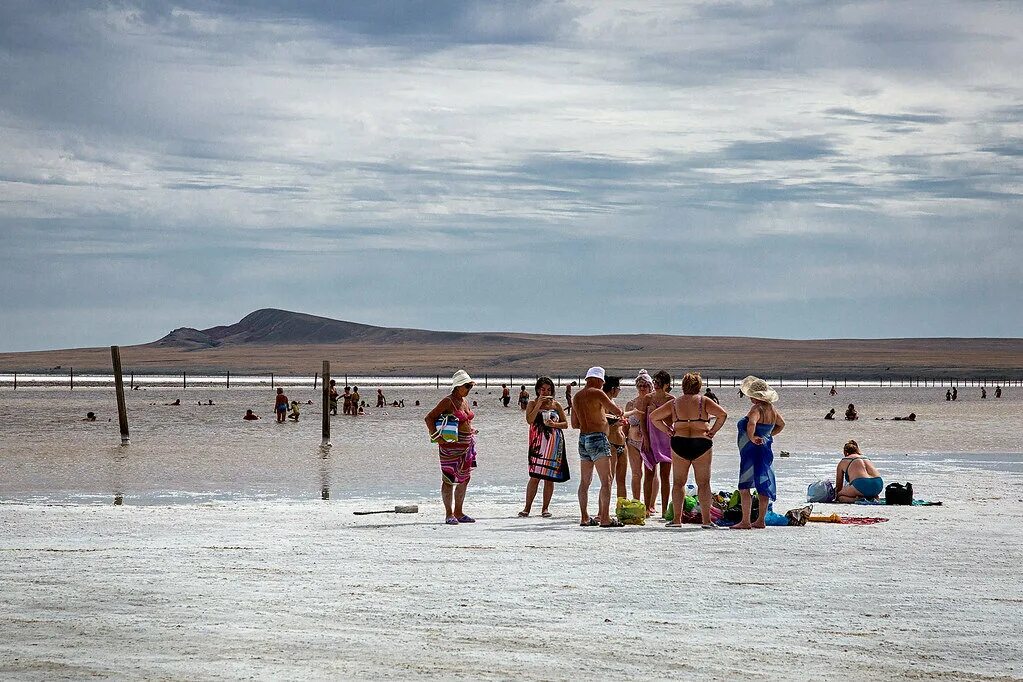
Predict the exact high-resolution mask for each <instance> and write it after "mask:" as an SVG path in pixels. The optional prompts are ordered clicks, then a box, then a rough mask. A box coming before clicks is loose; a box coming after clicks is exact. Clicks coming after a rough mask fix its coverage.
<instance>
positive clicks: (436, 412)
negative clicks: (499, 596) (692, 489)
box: [424, 367, 785, 528]
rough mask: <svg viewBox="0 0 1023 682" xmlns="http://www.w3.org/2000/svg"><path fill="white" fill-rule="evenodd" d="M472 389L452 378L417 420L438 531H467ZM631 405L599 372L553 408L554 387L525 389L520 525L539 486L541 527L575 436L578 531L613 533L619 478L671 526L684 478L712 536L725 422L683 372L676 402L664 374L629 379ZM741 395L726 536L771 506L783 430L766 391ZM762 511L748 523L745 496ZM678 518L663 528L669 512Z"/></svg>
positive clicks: (621, 489) (565, 475)
mask: <svg viewBox="0 0 1023 682" xmlns="http://www.w3.org/2000/svg"><path fill="white" fill-rule="evenodd" d="M474 385H475V382H474V381H473V380H472V378H471V377H470V376H469V374H468V373H467V372H465V371H464V370H459V371H458V372H456V373H455V374H454V376H453V377H452V386H451V393H450V394H449V395H447V396H445V397H444V398H443V399H442V400H441V401H440V402H439V403H437V405H436V406H435V407H434V408H433V409H432V410H431V411H430V412H429V413H428V414H427V415H426V416H425V419H424V421H425V424H426V429H427V432H428V433H429V434H430V438H431V440H432V441H434V442H436V443H437V444H438V447H439V454H440V467H441V475H442V483H441V497H442V499H443V501H444V509H445V523H447V524H450V525H457V524H459V523H473V522H475V519H473V518H471V517H469V516H468V515H466V514H465V512H464V509H463V503H464V500H465V494H466V488H467V486H468V483H469V480H470V478H471V476H472V469H473V468H474V467H475V466H476V433H477V431H476V429H475V428H473V425H472V420H473V419H474V417H475V413H474V412H473V411H472V410H471V408H470V406H469V403H468V400H467V398H466V396H468V394H469V393H470V391H471V390H472V388H473V387H474ZM635 385H636V390H637V393H638V395H637V397H636V398H635V399H634V400H630V401H629V402H628V403H626V405H625V406H624V407H621V406H619V405H618V404H617V403H616V402H615V399H616V398H617V397H618V395H619V393H620V392H621V378H620V377H613V376H612V377H609V376H606V373H605V371H604V369H603V368H602V367H591V368H590V369H589V370H588V371H587V372H586V379H585V385H584V386H583V387H582V388H581V389H579V390H578V391H577V392H575V393H574V395H573V393H572V392H571V389H572V386H571V385H570V386H569V387H567V389H566V404H565V405H562V404H561V403H560V402H558V400H557V399H556V398H555V395H554V393H555V387H554V382H553V381H552V380H551V379H550V377H546V376H544V377H540V378H538V379H537V381H536V384H535V386H534V395H533V397H532V398H530V397H529V396H528V392H526V396H525V399H524V400H521V398H522V396H521V393H523V392H525V387H523V388H522V391H520V400H521V402H520V404H522V406H523V409H524V411H525V420H526V423H527V424H528V436H527V453H528V472H529V481H528V483H527V484H526V496H525V506H524V508H523V509H522V511H521V512H519V516H522V517H528V516H529V515H530V514H531V513H532V507H533V503H534V501H535V498H536V494H537V492H538V491H539V488H540V483H541V482H543V495H542V503H541V505H542V506H541V512H540V513H541V516H543V517H550V516H551V515H552V513H551V511H550V502H551V498H552V496H553V493H554V485H555V484H556V483H559V482H564V481H567V480H569V478H570V472H569V466H568V460H567V453H566V445H565V443H566V439H565V436H564V431H565V429H567V428H573V429H578V430H579V441H578V450H579V487H578V498H579V510H580V525H582V526H600V527H603V528H616V527H620V526H621V525H622V524H621V522H620V521H618V520H617V519H614V518H612V517H611V511H610V510H611V499H612V485H614V488H615V492H616V493H617V496H618V497H625V493H626V478H627V477H628V471H629V469H630V468H631V471H632V475H631V477H628V478H629V483H630V484H631V492H632V496H633V498H635V499H639V498H640V490H641V489H642V499H643V501H644V503H645V505H646V507H647V514H648V516H649V515H653V514H655V513H656V512H657V501H658V498H659V499H660V505H661V513H662V515H664V516H665V517H666V518H668V521H669V525H672V526H677V525H679V520H680V516H681V510H682V509H683V508H684V496H685V489H686V484H687V482H688V479H689V473H690V470H692V472H693V474H694V477H695V479H696V485H697V490H698V497H699V501H700V510H701V515H702V522H703V526H704V527H705V528H715V527H716V526H715V525H714V524H713V523H712V520H711V514H710V509H711V506H712V494H713V493H712V491H711V488H710V477H711V462H712V458H713V445H714V437H715V435H716V434H717V433H718V432H719V431H720V430H721V428H722V427H723V426H724V424H725V422H726V421H727V419H728V413H727V412H726V411H725V410H724V409H723V408H722V407H721V406H720V405H719V404H718V403H717V400H716V399H714V397H712V396H713V394H712V393H711V391H710V389H707V391H706V393H704V394H701V393H700V390H701V388H702V385H703V381H702V379H701V377H700V375H699V374H698V373H695V372H690V373H687V374H686V375H685V376H684V377H683V378H682V394H681V395H678V396H675V395H673V394H672V393H671V390H672V378H671V375H670V374H668V373H667V372H665V371H663V370H662V371H659V372H656V373H655V374H654V375H653V376H651V375H650V374H649V373H648V372H647V371H646V370H641V371H640V372H639V374H638V375H637V376H636V379H635ZM741 391H742V393H743V395H745V396H746V397H748V398H749V399H750V403H751V404H750V408H749V411H748V412H747V414H746V415H745V416H744V417H743V418H742V419H740V420H739V422H738V424H737V430H738V433H737V443H738V446H739V457H740V464H739V472H738V486H737V487H738V489H739V491H740V496H741V503H742V510H743V518H742V521H741V522H740V523H739V524H737V525H736V526H734V527H735V528H763V527H764V526H765V523H764V521H765V516H766V512H767V508H768V504H767V502H768V501H774V500H775V499H776V497H777V487H776V483H775V476H774V469H773V466H772V463H773V461H774V454H773V452H772V449H771V445H772V442H773V438H774V436H776V435H777V434H778V433H780V432H781V431H782V429H784V428H785V420H784V418H783V417H782V415H781V413H780V412H779V411H778V410H777V409H776V408H775V407H774V403H775V402H776V401H777V400H778V393H777V392H776V391H774V390H773V389H772V388H771V387H770V386H768V384H767V382H765V381H764V380H763V379H759V378H757V377H754V376H749V377H746V379H744V380H743V382H742V387H741ZM510 393H511V391H510V390H509V389H508V387H507V386H502V402H503V403H504V404H505V405H507V403H508V402H510V400H506V399H510V397H511V396H510ZM452 421H453V422H455V423H457V433H456V432H454V430H453V429H452V430H451V433H450V435H448V436H447V437H443V435H442V433H441V431H442V429H444V428H448V429H451V426H450V424H451V423H452ZM594 472H596V475H597V478H598V479H599V482H600V492H599V496H598V502H597V515H596V517H593V516H591V515H590V513H589V489H590V485H591V483H592V480H593V474H594ZM754 490H755V491H756V493H757V495H758V497H759V498H760V499H761V500H764V501H765V502H764V503H763V504H761V505H760V510H761V511H760V513H759V515H758V517H757V518H756V519H754V518H752V493H751V491H754ZM669 499H670V500H671V506H672V508H673V510H678V512H677V514H676V515H674V516H673V518H669V514H668V511H669V509H668V504H669Z"/></svg>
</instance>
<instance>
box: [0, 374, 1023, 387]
mask: <svg viewBox="0 0 1023 682" xmlns="http://www.w3.org/2000/svg"><path fill="white" fill-rule="evenodd" d="M333 376H334V379H335V381H336V382H337V384H339V385H341V386H346V385H354V386H366V387H371V388H372V387H376V386H422V387H429V386H433V387H435V388H441V387H444V386H447V381H448V377H447V375H433V376H379V375H360V376H355V375H352V376H349V375H343V378H344V383H342V381H341V378H342V377H339V376H338V375H337V374H334V375H333ZM538 376H539V375H532V376H513V375H505V376H501V377H498V376H494V377H491V376H490V375H489V374H484V375H483V377H482V378H479V377H477V380H476V383H477V385H478V386H482V387H484V388H493V387H500V386H501V384H508V385H510V386H522V385H525V386H527V387H531V386H532V385H533V383H534V382H535V381H536V379H537V377H538ZM674 376H675V377H676V379H677V378H678V377H680V376H681V372H680V373H678V374H675V375H674ZM551 378H552V379H554V381H555V383H556V384H557V385H558V386H565V385H566V384H568V383H570V382H572V381H575V382H576V383H577V385H580V386H581V385H582V384H583V383H584V380H583V378H582V376H577V377H570V376H564V375H556V376H553V377H551ZM319 380H320V374H319V372H316V373H314V374H311V375H281V374H277V373H276V372H273V373H267V374H249V375H239V374H232V373H231V372H225V373H223V374H202V373H190V372H181V374H138V373H131V375H130V388H131V389H134V388H136V387H141V386H151V387H165V386H166V387H180V388H182V389H188V388H193V387H194V388H211V387H212V388H216V387H223V388H228V389H229V388H231V387H232V385H233V386H235V387H258V386H264V385H265V386H268V387H271V388H272V387H276V386H292V387H293V386H309V387H310V388H312V389H316V388H317V386H318V385H319V384H320V383H322V382H320V381H319ZM630 380H631V377H625V378H624V380H623V382H624V383H628V382H630ZM741 381H742V377H739V376H728V377H723V376H718V377H707V376H705V377H703V382H704V386H707V387H710V388H724V387H729V388H738V386H739V383H740V382H741ZM767 381H768V383H770V384H772V385H774V386H777V387H779V388H784V387H786V386H789V387H804V388H810V387H815V388H829V387H831V386H836V387H840V388H845V387H850V386H851V387H857V388H871V387H874V388H995V387H997V386H1002V387H1010V386H1020V385H1023V380H1021V379H1018V378H1016V379H1013V378H1006V379H989V378H966V379H962V378H948V379H932V378H926V379H917V378H899V379H887V378H885V379H881V378H879V379H842V378H826V377H824V378H822V377H816V378H805V377H804V378H800V379H784V378H776V379H771V378H768V379H767ZM113 384H114V375H113V374H82V373H81V372H78V373H75V372H74V371H73V370H70V369H69V371H68V372H67V373H66V374H54V373H45V374H40V373H29V374H23V373H21V372H10V373H0V387H4V388H12V389H14V390H17V389H18V388H19V387H20V388H26V387H33V386H36V387H61V386H64V387H67V388H68V390H74V389H75V388H76V387H78V388H85V387H89V386H111V385H113Z"/></svg>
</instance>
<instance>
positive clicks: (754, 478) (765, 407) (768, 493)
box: [732, 376, 785, 529]
mask: <svg viewBox="0 0 1023 682" xmlns="http://www.w3.org/2000/svg"><path fill="white" fill-rule="evenodd" d="M739 390H741V391H742V392H743V393H744V394H745V395H746V396H748V397H749V399H750V402H752V403H753V405H752V407H750V411H749V412H748V413H747V414H746V416H745V417H743V418H742V419H740V420H739V424H738V428H739V442H738V445H739V485H738V488H739V496H740V499H741V501H742V522H741V523H738V524H736V525H734V526H732V528H740V529H744V528H764V527H766V524H765V523H764V521H765V519H766V518H767V509H768V507H769V506H770V503H771V502H773V501H774V500H775V499H777V497H778V488H777V483H776V482H775V479H774V467H773V466H771V465H772V464H773V463H774V453H773V452H772V451H771V443H772V442H773V441H774V436H776V435H778V434H779V433H781V430H782V429H784V428H785V420H784V419H783V418H782V416H781V412H779V411H778V410H777V409H776V408H775V407H774V403H776V402H777V401H778V392H777V391H775V390H774V389H773V388H771V387H770V386H768V385H767V382H766V381H764V380H763V379H758V378H757V377H754V376H748V377H746V378H745V379H743V380H742V386H741V387H740V389H739ZM751 489H756V491H757V497H758V499H759V508H760V513H759V514H758V515H757V520H756V522H755V523H754V522H753V521H752V515H753V496H752V494H751V493H750V490H751Z"/></svg>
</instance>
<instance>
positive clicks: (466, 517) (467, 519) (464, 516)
mask: <svg viewBox="0 0 1023 682" xmlns="http://www.w3.org/2000/svg"><path fill="white" fill-rule="evenodd" d="M458 522H459V523H476V519H474V518H472V517H471V516H469V515H468V514H462V515H461V516H459V517H458Z"/></svg>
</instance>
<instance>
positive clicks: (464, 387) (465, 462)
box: [425, 369, 476, 526]
mask: <svg viewBox="0 0 1023 682" xmlns="http://www.w3.org/2000/svg"><path fill="white" fill-rule="evenodd" d="M474 385H475V382H474V381H473V380H472V377H470V376H469V373H468V372H466V371H465V370H464V369H460V370H458V371H457V372H455V374H454V376H452V377H451V393H450V394H449V395H446V396H444V398H442V399H441V401H440V402H439V403H437V406H436V407H435V408H433V409H432V410H430V413H429V414H427V415H426V419H425V421H426V431H427V432H428V433H429V434H430V438H431V439H433V438H434V435H435V431H436V430H437V426H436V424H437V420H438V419H439V418H440V417H441V416H442V415H453V416H454V418H455V419H457V420H458V440H457V441H454V442H448V441H444V440H440V439H438V441H437V445H438V447H439V448H440V473H441V483H440V496H441V499H442V500H443V501H444V517H445V518H444V523H446V524H448V525H450V526H457V525H458V524H460V523H475V522H476V519H474V518H472V517H471V516H469V515H468V514H466V513H465V512H464V511H463V510H462V503H463V502H464V501H465V489H466V488H467V487H468V485H469V478H470V477H471V476H472V468H473V467H474V466H476V430H475V429H473V428H472V420H473V417H475V416H476V413H475V412H473V411H472V410H471V409H470V408H469V402H468V401H467V400H466V399H465V397H466V396H467V395H469V392H470V391H471V390H472V387H473V386H474Z"/></svg>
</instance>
